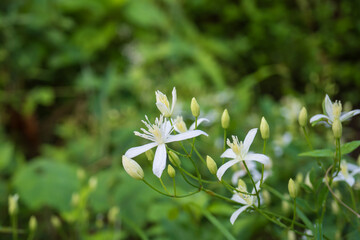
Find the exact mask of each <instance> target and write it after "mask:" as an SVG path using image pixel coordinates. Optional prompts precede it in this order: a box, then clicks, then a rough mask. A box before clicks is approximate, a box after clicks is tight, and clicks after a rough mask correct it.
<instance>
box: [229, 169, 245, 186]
mask: <svg viewBox="0 0 360 240" xmlns="http://www.w3.org/2000/svg"><path fill="white" fill-rule="evenodd" d="M246 173H247V172H246V171H245V170H239V171H236V172H234V174H233V175H232V177H231V182H232V184H234V185H237V184H238V179H239V178H241V177H243V176H245V175H246Z"/></svg>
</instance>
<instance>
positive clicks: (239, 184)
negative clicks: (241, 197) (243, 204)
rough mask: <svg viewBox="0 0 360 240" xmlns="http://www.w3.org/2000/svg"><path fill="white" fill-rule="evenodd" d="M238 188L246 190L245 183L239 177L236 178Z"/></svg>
mask: <svg viewBox="0 0 360 240" xmlns="http://www.w3.org/2000/svg"><path fill="white" fill-rule="evenodd" d="M238 189H239V190H240V191H242V192H247V187H246V183H245V182H244V180H242V179H241V178H240V179H239V180H238Z"/></svg>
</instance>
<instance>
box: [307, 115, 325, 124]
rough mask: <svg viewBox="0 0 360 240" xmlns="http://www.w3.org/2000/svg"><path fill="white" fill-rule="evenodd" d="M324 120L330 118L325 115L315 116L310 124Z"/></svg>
mask: <svg viewBox="0 0 360 240" xmlns="http://www.w3.org/2000/svg"><path fill="white" fill-rule="evenodd" d="M323 119H327V120H328V119H329V117H328V116H326V115H324V114H316V115H315V116H313V117H312V118H310V123H313V122H316V121H319V120H323Z"/></svg>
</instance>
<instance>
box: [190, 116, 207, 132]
mask: <svg viewBox="0 0 360 240" xmlns="http://www.w3.org/2000/svg"><path fill="white" fill-rule="evenodd" d="M202 122H209V119H207V118H199V119H198V120H197V125H198V126H199V125H200V124H201V123H202ZM194 129H195V122H194V123H193V124H191V126H190V128H189V130H194Z"/></svg>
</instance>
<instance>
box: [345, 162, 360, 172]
mask: <svg viewBox="0 0 360 240" xmlns="http://www.w3.org/2000/svg"><path fill="white" fill-rule="evenodd" d="M341 162H345V163H346V166H347V169H348V170H350V171H354V170H356V169H358V168H359V169H360V167H359V166H358V165H356V164H353V163H348V162H346V161H344V160H343V161H341Z"/></svg>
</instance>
